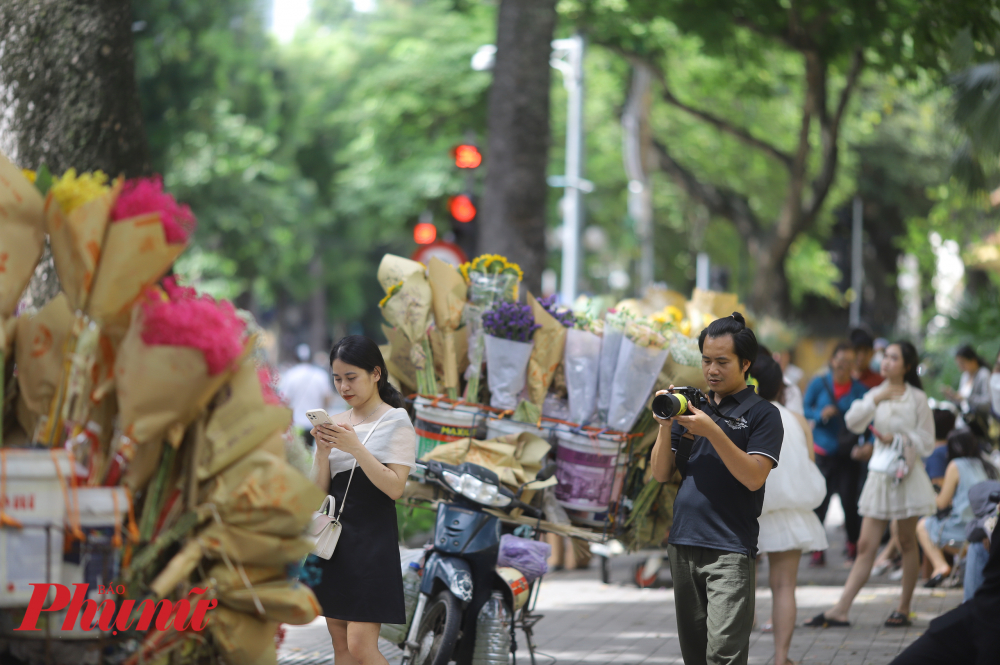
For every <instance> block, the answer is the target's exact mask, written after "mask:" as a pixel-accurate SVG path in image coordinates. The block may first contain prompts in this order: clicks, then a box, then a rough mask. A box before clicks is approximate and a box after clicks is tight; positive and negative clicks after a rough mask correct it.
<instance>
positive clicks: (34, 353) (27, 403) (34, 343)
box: [14, 293, 74, 436]
mask: <svg viewBox="0 0 1000 665" xmlns="http://www.w3.org/2000/svg"><path fill="white" fill-rule="evenodd" d="M73 321H74V317H73V312H72V311H71V310H70V307H69V301H68V299H67V298H66V295H65V294H63V293H60V294H59V295H57V296H56V297H55V298H53V299H52V300H50V301H49V302H48V303H46V304H45V306H44V307H42V309H41V310H39V311H38V312H37V313H36V314H31V315H23V316H20V317H18V318H17V333H16V339H17V342H16V347H15V355H14V358H15V361H16V362H17V384H18V398H17V419H18V422H19V423H20V424H21V427H23V428H24V431H25V432H27V434H28V436H32V435H33V434H34V432H35V430H36V428H37V426H38V420H39V418H40V417H41V416H42V415H44V414H47V413H48V412H49V409H50V407H51V405H52V398H53V397H54V396H55V394H56V392H57V391H58V390H59V386H60V384H61V382H62V378H63V369H64V360H63V358H64V353H65V349H66V344H67V340H68V338H69V335H70V331H71V329H72V327H73Z"/></svg>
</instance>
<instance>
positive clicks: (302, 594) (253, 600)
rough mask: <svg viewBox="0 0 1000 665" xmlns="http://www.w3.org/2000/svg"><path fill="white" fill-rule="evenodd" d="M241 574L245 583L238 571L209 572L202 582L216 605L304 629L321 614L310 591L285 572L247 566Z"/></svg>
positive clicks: (224, 568) (220, 569) (223, 567)
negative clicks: (212, 592) (261, 611)
mask: <svg viewBox="0 0 1000 665" xmlns="http://www.w3.org/2000/svg"><path fill="white" fill-rule="evenodd" d="M243 573H244V574H245V575H246V580H244V579H243V575H241V574H240V572H239V571H238V570H236V569H234V568H229V567H228V566H226V565H225V564H224V563H219V564H216V565H215V566H213V567H212V568H211V569H210V570H209V571H208V575H207V576H206V578H205V580H203V582H208V583H209V584H210V585H211V586H212V587H214V589H215V592H216V594H217V596H218V598H219V605H222V606H225V607H228V608H229V609H232V610H236V611H237V612H243V613H244V614H249V615H251V616H254V617H257V618H263V619H265V620H268V621H278V622H280V623H287V624H290V625H292V626H304V625H306V624H308V623H310V622H311V621H312V620H313V619H315V618H316V617H317V616H319V614H320V612H322V609H321V608H320V606H319V602H318V601H317V600H316V596H315V595H313V592H312V589H310V588H309V587H307V586H306V585H304V584H302V583H301V582H299V581H298V580H290V579H287V578H286V577H285V569H284V568H275V567H257V566H246V567H244V569H243ZM246 582H249V583H250V586H249V587H248V586H247V584H246ZM198 586H201V584H200V583H199V584H198ZM258 602H259V603H260V608H258V605H257V603H258ZM261 608H262V609H263V610H264V612H263V615H261V613H260V611H259V609H261Z"/></svg>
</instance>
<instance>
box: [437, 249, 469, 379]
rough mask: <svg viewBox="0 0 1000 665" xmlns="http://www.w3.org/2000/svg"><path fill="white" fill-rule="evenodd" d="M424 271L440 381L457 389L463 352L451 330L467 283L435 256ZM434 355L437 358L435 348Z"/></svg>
mask: <svg viewBox="0 0 1000 665" xmlns="http://www.w3.org/2000/svg"><path fill="white" fill-rule="evenodd" d="M427 274H428V281H429V282H430V286H431V294H432V296H433V308H434V325H435V326H436V327H437V330H438V331H439V333H440V335H441V339H442V348H441V352H440V358H441V363H442V366H443V367H442V369H443V372H442V378H443V383H444V386H445V387H446V388H458V377H459V371H460V369H459V358H460V357H462V356H464V355H465V354H464V353H461V352H460V351H459V349H458V348H457V346H456V344H455V331H456V330H458V329H459V328H460V327H461V325H462V311H463V310H464V309H465V301H466V298H467V296H468V286H467V285H466V283H465V279H463V278H462V274H461V273H460V272H458V270H456V269H455V268H454V267H453V266H451V265H449V264H447V263H445V262H444V261H442V260H441V259H439V258H437V257H433V258H432V259H431V260H430V262H429V263H428V264H427ZM434 357H435V358H438V357H439V353H438V350H437V349H434Z"/></svg>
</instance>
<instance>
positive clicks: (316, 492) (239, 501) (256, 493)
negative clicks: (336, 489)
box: [199, 450, 325, 537]
mask: <svg viewBox="0 0 1000 665" xmlns="http://www.w3.org/2000/svg"><path fill="white" fill-rule="evenodd" d="M324 496H325V495H324V494H323V492H322V491H321V490H320V489H319V488H318V487H316V485H314V484H313V483H311V482H309V480H308V479H307V478H305V477H304V476H303V475H302V474H301V473H299V471H298V470H297V469H295V468H294V467H292V466H291V465H290V464H288V462H285V461H284V460H283V459H280V458H278V457H275V456H274V455H272V454H270V453H267V452H264V451H262V450H256V451H254V452H252V453H250V454H249V455H247V456H245V457H243V458H242V459H240V460H239V461H238V462H236V463H235V464H233V465H232V466H230V467H229V468H227V469H226V470H225V471H223V472H222V473H220V474H218V475H217V476H215V477H214V478H212V480H211V481H210V482H209V483H208V486H207V488H206V490H205V491H204V492H203V498H202V502H201V503H202V505H201V507H200V508H199V513H200V514H201V515H202V516H203V517H204V518H206V519H207V518H210V517H212V516H213V511H218V513H219V515H220V517H221V518H222V521H223V522H225V523H226V524H232V525H234V526H239V527H242V528H248V529H253V530H254V531H260V532H262V533H268V534H272V535H276V536H283V537H292V536H298V535H300V534H302V533H303V532H304V531H305V529H306V526H308V524H309V521H310V520H311V519H312V514H313V511H314V510H316V507H317V506H319V505H320V504H321V503H322V502H323V497H324Z"/></svg>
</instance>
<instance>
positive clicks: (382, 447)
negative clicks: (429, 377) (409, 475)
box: [330, 409, 417, 478]
mask: <svg viewBox="0 0 1000 665" xmlns="http://www.w3.org/2000/svg"><path fill="white" fill-rule="evenodd" d="M334 422H337V420H336V417H334ZM374 425H375V423H365V424H363V425H358V426H357V427H355V428H354V432H355V433H356V434H357V435H358V439H359V440H360V441H362V442H364V443H365V448H367V449H368V450H369V452H371V454H372V455H374V456H375V459H377V460H378V461H379V462H381V463H382V464H402V465H404V466H408V467H410V468H411V469H412V468H413V467H415V466H416V465H417V464H416V457H417V433H416V432H414V431H413V425H412V424H411V423H410V416H409V414H407V413H406V409H392V410H391V411H389V412H388V413H386V414H385V416H384V417H383V418H382V421H381V422H379V423H378V429H377V430H375V431H374V432H373V433H372V435H371V436H370V437H369V438H368V441H367V442H365V436H367V435H368V433H369V432H370V431H371V428H372V427H374ZM353 466H354V456H353V455H351V454H350V453H345V452H344V451H342V450H336V449H334V450H331V451H330V477H331V478H333V477H334V476H336V475H337V474H338V473H340V472H342V471H350V470H351V468H352V467H353Z"/></svg>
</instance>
